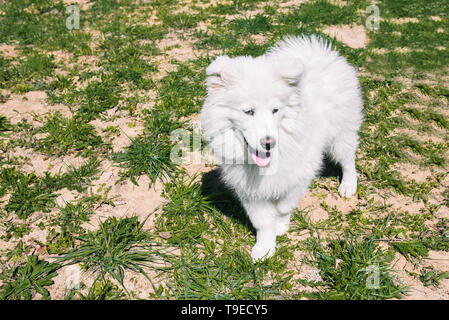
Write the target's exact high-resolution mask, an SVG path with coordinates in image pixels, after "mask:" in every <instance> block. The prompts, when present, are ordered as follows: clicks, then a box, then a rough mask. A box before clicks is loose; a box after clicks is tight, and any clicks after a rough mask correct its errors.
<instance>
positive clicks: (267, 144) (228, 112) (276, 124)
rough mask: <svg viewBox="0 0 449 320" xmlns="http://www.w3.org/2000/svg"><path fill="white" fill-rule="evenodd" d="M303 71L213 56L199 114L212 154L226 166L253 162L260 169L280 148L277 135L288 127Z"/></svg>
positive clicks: (263, 60)
mask: <svg viewBox="0 0 449 320" xmlns="http://www.w3.org/2000/svg"><path fill="white" fill-rule="evenodd" d="M302 71H303V66H302V64H301V62H299V61H278V60H276V59H274V58H270V57H267V56H260V57H257V58H252V57H246V56H245V57H237V58H230V57H228V56H219V57H217V58H216V59H215V60H214V61H213V62H212V63H211V64H210V65H209V67H208V68H207V69H206V73H207V76H208V77H207V80H206V83H207V93H208V94H207V98H206V101H205V103H204V106H203V110H202V111H201V122H202V127H203V129H204V131H205V134H206V138H207V139H208V140H209V141H210V142H211V145H212V148H213V150H214V153H215V154H216V156H218V157H219V158H222V159H223V160H225V161H227V160H229V159H230V160H231V161H232V162H225V163H246V160H248V159H252V161H251V160H249V162H250V163H254V164H256V165H257V166H259V167H265V166H267V165H269V164H270V162H271V160H272V158H273V155H274V154H275V153H276V152H277V148H278V147H279V144H282V141H280V131H282V130H287V131H289V129H290V130H291V129H292V128H291V123H290V124H289V120H292V118H294V114H295V111H294V109H295V108H297V107H298V104H299V102H300V99H299V90H298V83H299V82H300V78H301V74H302ZM242 161H245V162H242Z"/></svg>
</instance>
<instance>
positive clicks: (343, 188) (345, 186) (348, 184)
mask: <svg viewBox="0 0 449 320" xmlns="http://www.w3.org/2000/svg"><path fill="white" fill-rule="evenodd" d="M356 191H357V178H355V179H343V181H342V182H341V183H340V186H339V187H338V193H339V194H340V196H342V197H345V198H350V197H352V195H353V194H354V193H355V192H356Z"/></svg>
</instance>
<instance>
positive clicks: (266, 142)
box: [260, 137, 276, 151]
mask: <svg viewBox="0 0 449 320" xmlns="http://www.w3.org/2000/svg"><path fill="white" fill-rule="evenodd" d="M260 144H261V145H262V147H264V148H265V149H266V150H267V151H270V149H272V148H274V146H275V145H276V139H274V138H272V137H265V138H262V139H260Z"/></svg>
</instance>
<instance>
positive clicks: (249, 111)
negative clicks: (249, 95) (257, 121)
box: [243, 109, 254, 116]
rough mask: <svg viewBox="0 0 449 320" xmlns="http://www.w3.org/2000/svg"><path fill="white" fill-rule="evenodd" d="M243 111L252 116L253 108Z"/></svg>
mask: <svg viewBox="0 0 449 320" xmlns="http://www.w3.org/2000/svg"><path fill="white" fill-rule="evenodd" d="M243 112H245V114H247V115H249V116H253V115H254V110H253V109H249V110H246V111H243Z"/></svg>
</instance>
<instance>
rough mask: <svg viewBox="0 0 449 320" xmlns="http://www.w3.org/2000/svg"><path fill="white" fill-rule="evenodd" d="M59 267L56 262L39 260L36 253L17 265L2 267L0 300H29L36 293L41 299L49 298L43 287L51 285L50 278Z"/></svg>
mask: <svg viewBox="0 0 449 320" xmlns="http://www.w3.org/2000/svg"><path fill="white" fill-rule="evenodd" d="M59 268H60V265H59V264H57V263H49V262H47V261H45V260H39V259H38V257H37V256H36V255H32V256H29V257H28V260H27V262H26V263H24V264H21V265H19V266H17V267H14V268H10V269H4V270H3V272H2V273H1V274H0V280H2V281H3V285H2V286H1V287H0V300H19V299H25V300H31V299H32V298H33V297H34V296H35V295H36V293H38V294H40V295H41V296H42V299H49V298H50V293H49V292H48V290H47V289H46V288H45V287H47V286H50V285H52V284H53V283H54V282H53V280H51V279H52V278H54V277H55V276H56V271H57V270H58V269H59Z"/></svg>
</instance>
